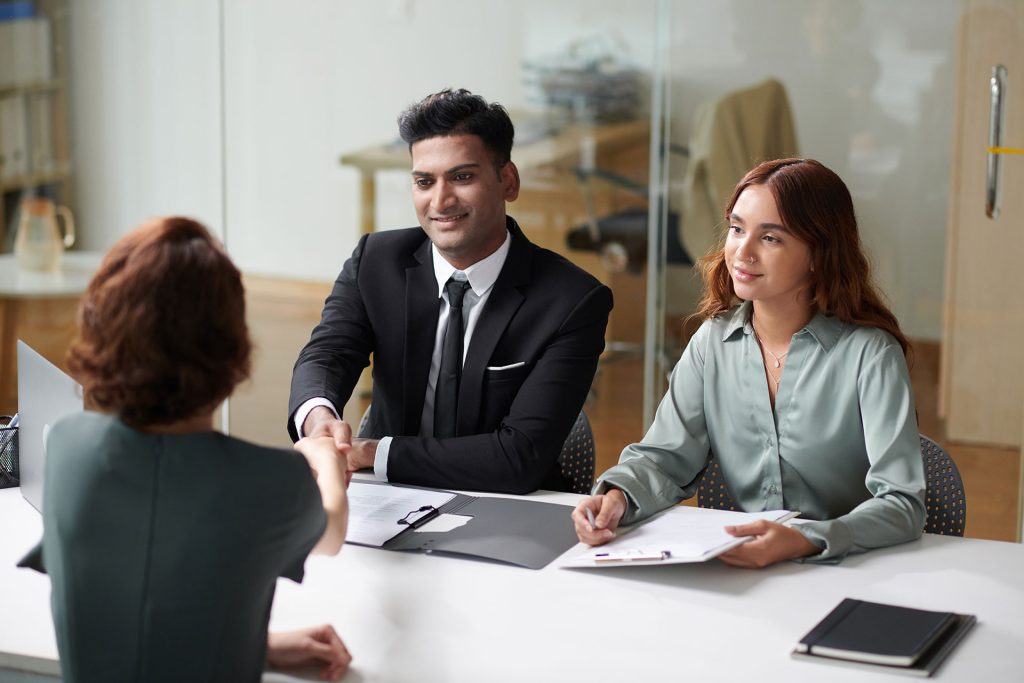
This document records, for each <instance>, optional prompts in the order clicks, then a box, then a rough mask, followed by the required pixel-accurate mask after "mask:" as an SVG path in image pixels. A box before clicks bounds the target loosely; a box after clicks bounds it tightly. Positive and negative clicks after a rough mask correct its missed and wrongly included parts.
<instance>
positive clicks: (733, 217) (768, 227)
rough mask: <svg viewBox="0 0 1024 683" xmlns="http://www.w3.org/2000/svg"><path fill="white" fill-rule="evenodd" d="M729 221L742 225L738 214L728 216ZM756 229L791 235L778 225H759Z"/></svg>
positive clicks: (784, 227) (785, 228)
mask: <svg viewBox="0 0 1024 683" xmlns="http://www.w3.org/2000/svg"><path fill="white" fill-rule="evenodd" d="M729 220H731V221H736V222H737V223H742V222H743V217H742V216H740V215H739V214H738V213H732V214H729ZM757 227H759V228H761V229H762V230H777V231H779V232H784V233H786V234H789V235H792V234H793V233H791V232H790V231H789V228H787V227H786V226H785V225H779V224H778V223H761V225H759V226H757Z"/></svg>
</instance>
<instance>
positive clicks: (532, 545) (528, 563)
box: [348, 480, 578, 569]
mask: <svg viewBox="0 0 1024 683" xmlns="http://www.w3.org/2000/svg"><path fill="white" fill-rule="evenodd" d="M349 486H350V487H352V486H392V487H397V488H409V489H419V490H423V491H435V492H436V491H439V490H438V489H428V488H424V487H419V486H402V485H399V484H390V483H387V482H378V481H365V480H353V481H352V482H351V484H350V485H349ZM443 492H444V493H450V494H451V495H453V496H454V498H452V499H451V500H450V501H448V502H447V503H445V504H444V505H441V506H440V507H437V508H432V509H430V510H421V509H418V508H417V509H414V510H410V511H408V513H407V515H406V517H405V523H403V524H401V526H402V527H404V528H403V529H401V530H399V531H398V532H397V533H396V535H395V536H394V537H392V538H391V539H389V540H387V541H386V542H384V543H383V544H382V545H380V546H374V547H380V548H382V549H384V550H402V551H408V552H424V553H430V554H444V555H453V556H459V557H467V558H475V559H483V560H493V561H496V562H503V563H505V564H512V565H515V566H518V567H525V568H527V569H543V568H544V567H545V566H547V565H548V564H550V563H551V561H552V560H554V559H555V558H557V557H558V556H560V555H561V554H562V553H564V552H565V551H566V550H568V549H569V548H571V547H573V546H574V545H576V543H577V542H578V539H577V538H576V531H575V529H574V528H573V523H572V517H571V515H572V507H571V506H569V505H559V504H556V503H543V502H540V501H536V500H528V499H523V498H492V497H484V496H470V495H466V494H464V493H454V492H450V491H443ZM452 515H457V516H459V517H468V518H469V519H467V520H464V522H465V523H463V524H461V525H460V526H455V527H453V528H448V527H446V526H445V525H443V524H439V522H442V521H443V520H444V518H445V517H446V516H452ZM395 522H396V526H398V525H399V520H397V519H396V520H395ZM438 528H448V530H446V531H440V530H434V529H438ZM348 542H351V541H348ZM355 544H356V545H364V544H361V543H355Z"/></svg>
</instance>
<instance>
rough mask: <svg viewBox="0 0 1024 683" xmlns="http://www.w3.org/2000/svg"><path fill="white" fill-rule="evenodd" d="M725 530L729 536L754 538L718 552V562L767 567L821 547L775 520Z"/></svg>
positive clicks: (809, 553)
mask: <svg viewBox="0 0 1024 683" xmlns="http://www.w3.org/2000/svg"><path fill="white" fill-rule="evenodd" d="M725 530H726V531H727V532H728V533H730V534H732V535H733V536H754V540H752V541H747V542H746V543H744V544H743V545H741V546H738V547H736V548H733V549H732V550H730V551H729V552H727V553H722V554H721V555H719V556H718V559H720V560H721V561H722V562H725V563H726V564H731V565H732V566H734V567H748V568H761V567H767V566H768V565H771V564H775V563H776V562H782V561H783V560H792V559H795V558H797V557H807V556H809V555H816V554H818V553H820V552H821V548H819V547H818V546H816V545H814V544H813V543H811V542H810V541H808V540H807V537H806V536H804V535H803V534H802V533H800V532H799V531H797V530H796V529H793V528H791V527H788V526H785V525H783V524H779V523H778V522H768V521H765V520H758V521H756V522H751V523H750V524H740V525H738V526H727V527H725Z"/></svg>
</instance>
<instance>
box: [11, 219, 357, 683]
mask: <svg viewBox="0 0 1024 683" xmlns="http://www.w3.org/2000/svg"><path fill="white" fill-rule="evenodd" d="M79 328H80V329H79V338H78V339H77V340H76V341H75V343H74V344H73V346H72V348H71V351H70V352H69V354H68V363H69V366H70V368H71V370H72V373H73V374H74V376H75V377H76V378H77V379H78V380H79V381H80V382H81V383H82V385H83V388H84V390H85V398H86V402H87V404H88V405H92V406H95V407H96V408H98V409H99V410H100V411H102V412H92V411H87V412H84V413H81V414H78V415H72V416H69V417H67V418H64V419H63V420H60V421H59V422H57V423H56V424H55V425H54V427H53V429H52V430H51V431H50V435H49V439H48V442H47V462H46V474H45V489H46V495H45V498H44V503H43V541H42V547H41V553H40V552H38V551H37V552H36V553H34V555H30V557H29V558H27V560H28V562H27V563H28V564H30V566H34V567H35V568H38V569H43V567H44V566H45V571H46V572H47V573H48V574H49V575H50V581H51V584H52V586H53V592H52V599H51V602H52V611H53V622H54V630H55V631H56V635H57V646H58V650H59V652H60V664H61V673H62V676H63V679H64V680H65V681H69V682H75V681H210V682H213V681H258V680H260V678H261V676H262V672H263V669H264V666H265V664H266V663H267V662H269V663H270V664H271V665H275V666H310V665H313V666H317V667H318V668H319V672H320V674H321V676H322V677H324V678H331V679H337V678H340V677H341V675H342V674H343V673H344V672H345V670H346V669H347V667H348V664H349V661H350V659H351V658H350V656H349V653H348V651H347V650H346V648H345V646H344V644H343V643H342V641H341V639H340V638H339V637H338V634H337V633H335V631H334V629H333V628H332V627H331V626H329V625H324V626H318V627H314V628H308V629H303V630H299V631H292V632H286V633H271V634H269V635H268V633H267V623H268V621H269V619H270V607H271V603H272V601H273V597H274V589H275V586H276V583H277V578H278V577H279V576H283V577H288V578H290V579H292V580H294V581H301V580H302V576H303V568H304V567H303V565H304V563H305V560H306V556H307V555H308V554H309V553H310V552H311V551H312V552H314V553H324V554H331V555H333V554H336V553H337V552H338V551H339V550H340V548H341V545H342V543H343V542H344V539H345V528H346V523H347V517H348V503H347V498H346V494H345V486H346V475H345V470H346V463H345V453H344V452H339V451H338V450H337V449H336V448H335V447H334V444H333V440H332V439H331V438H329V437H323V438H321V439H303V440H302V441H300V442H298V443H297V444H296V448H297V449H298V451H299V453H296V452H295V451H293V450H290V449H289V450H281V449H276V448H265V447H262V446H257V445H255V444H251V443H248V442H245V441H241V440H239V439H235V438H232V437H230V436H227V435H225V434H222V433H220V432H217V431H215V430H214V428H213V413H214V411H215V409H216V408H217V406H218V405H219V404H220V403H221V402H222V401H223V400H224V399H225V398H226V397H227V396H228V395H229V394H230V393H231V392H232V390H233V389H234V387H235V386H236V385H237V384H238V383H239V382H241V381H242V380H244V379H245V377H246V376H247V375H248V372H249V357H250V350H251V344H250V341H249V335H248V331H247V328H246V324H245V297H244V291H243V288H242V279H241V274H240V273H239V272H238V270H237V269H236V268H235V266H234V265H233V264H232V263H231V261H230V259H229V258H228V256H227V254H226V253H224V251H223V249H222V248H221V247H220V245H219V244H218V243H217V242H216V241H215V240H214V239H213V238H212V237H211V236H210V234H209V233H208V232H207V230H206V229H205V228H204V227H203V226H201V225H199V224H198V223H196V222H195V221H192V220H189V219H186V218H164V219H159V220H155V221H152V222H151V223H148V224H146V225H144V226H142V227H141V228H139V229H137V230H135V231H134V232H132V233H130V234H128V235H126V236H125V237H124V238H122V239H121V240H119V241H118V243H117V244H116V245H114V247H113V248H112V249H111V251H110V253H108V254H107V256H106V258H105V259H104V261H103V264H102V265H101V266H100V269H99V271H98V272H97V274H96V276H95V277H94V278H93V280H92V282H91V283H90V285H89V288H88V290H87V291H86V293H85V295H84V297H83V299H82V303H81V307H80V309H79ZM343 450H344V449H343ZM300 453H301V455H300ZM303 456H305V457H303Z"/></svg>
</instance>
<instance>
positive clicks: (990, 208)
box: [985, 64, 1006, 219]
mask: <svg viewBox="0 0 1024 683" xmlns="http://www.w3.org/2000/svg"><path fill="white" fill-rule="evenodd" d="M1005 87H1006V67H1005V66H1003V65H1002V64H996V65H995V66H994V67H992V77H991V78H990V79H989V88H990V90H991V100H990V107H989V117H988V146H989V150H991V149H992V148H995V147H1002V146H1003V91H1004V90H1005ZM999 157H1000V155H999V154H994V153H993V152H992V151H989V153H988V162H987V164H986V168H985V215H986V216H988V217H989V218H992V219H996V218H999V164H1000V159H999Z"/></svg>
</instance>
